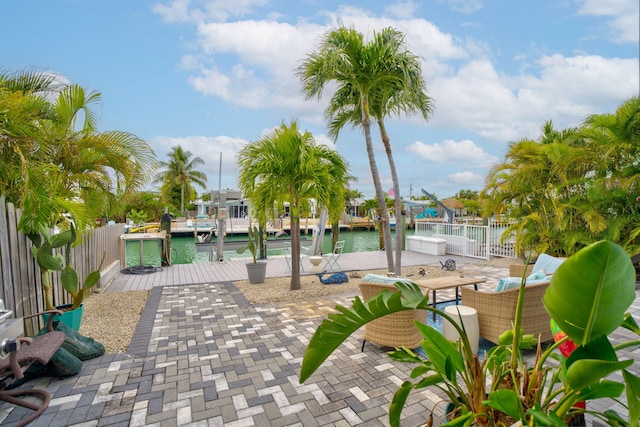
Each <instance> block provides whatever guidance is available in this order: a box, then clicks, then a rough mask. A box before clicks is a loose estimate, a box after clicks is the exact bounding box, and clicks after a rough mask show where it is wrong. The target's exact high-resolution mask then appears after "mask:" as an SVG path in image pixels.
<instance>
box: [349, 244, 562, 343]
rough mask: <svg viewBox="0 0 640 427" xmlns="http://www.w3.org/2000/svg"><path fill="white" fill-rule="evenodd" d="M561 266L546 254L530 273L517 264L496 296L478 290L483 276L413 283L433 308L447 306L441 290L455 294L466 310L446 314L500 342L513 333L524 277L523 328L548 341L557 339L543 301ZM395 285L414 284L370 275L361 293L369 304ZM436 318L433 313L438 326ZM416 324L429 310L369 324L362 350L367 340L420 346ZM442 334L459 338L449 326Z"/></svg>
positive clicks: (393, 278) (501, 283)
mask: <svg viewBox="0 0 640 427" xmlns="http://www.w3.org/2000/svg"><path fill="white" fill-rule="evenodd" d="M563 261H564V259H563V258H555V257H551V256H549V255H545V254H543V255H540V256H539V257H538V260H537V261H536V263H535V264H534V265H529V266H527V267H526V268H525V266H524V265H513V266H512V267H511V268H510V270H509V274H510V276H509V277H506V278H503V279H501V280H500V281H499V283H498V286H497V287H496V290H495V291H494V292H490V291H486V290H478V284H480V283H484V282H486V279H484V278H481V277H464V276H462V275H461V276H443V277H436V278H433V279H418V280H413V281H412V282H414V283H415V284H417V285H418V286H420V287H421V288H423V289H424V291H425V292H431V297H432V298H431V301H432V304H436V303H442V302H446V301H438V299H437V291H439V290H444V289H452V288H453V289H455V298H454V299H453V300H452V301H454V302H455V304H456V306H458V307H464V308H460V309H459V310H455V308H451V309H450V310H448V314H452V317H454V318H461V319H462V321H463V323H464V324H465V329H468V330H471V331H474V330H475V329H476V328H477V331H478V336H479V337H482V338H485V339H487V340H489V341H491V342H493V343H497V342H498V338H499V336H500V335H501V334H502V333H503V332H505V331H506V330H508V329H510V328H511V323H512V322H513V319H514V315H515V309H516V303H517V300H518V293H519V285H520V282H521V280H522V278H525V280H526V292H525V297H524V298H525V303H524V305H523V312H522V328H523V330H524V331H525V333H528V334H533V335H534V336H536V337H538V336H539V337H540V339H541V341H542V342H546V341H549V340H551V339H552V338H553V337H552V334H551V328H550V326H549V320H550V318H549V314H548V313H547V312H546V311H545V309H544V307H543V304H542V296H543V295H544V292H545V290H546V289H547V287H548V286H549V283H550V280H551V275H552V274H553V273H554V272H555V270H556V269H557V268H558V266H559V265H560V264H561V263H562V262H563ZM396 281H410V279H406V278H395V277H386V276H381V275H372V274H368V275H366V276H365V277H364V278H363V281H362V282H361V283H360V291H361V293H362V296H363V298H364V300H368V299H370V298H372V297H373V296H375V295H376V294H378V293H380V292H382V291H383V290H385V289H388V290H391V291H395V290H396V288H395V286H394V285H393V283H395V282H396ZM459 304H460V305H459ZM453 307H455V306H453ZM435 316H436V315H435V313H433V320H434V321H435ZM415 320H417V321H419V322H422V323H426V312H425V310H406V311H402V312H398V313H394V314H390V315H387V316H384V317H382V318H379V319H376V320H374V321H372V322H369V323H368V324H366V325H365V328H364V331H363V334H362V338H363V344H362V349H363V350H364V344H365V342H366V341H370V342H372V343H375V344H378V345H380V346H385V347H403V346H404V347H408V348H417V347H419V346H420V343H421V341H422V340H423V339H424V338H423V337H422V334H421V333H420V332H419V331H418V329H417V328H416V327H415V325H414V321H415ZM443 330H444V332H445V336H447V338H451V339H455V334H454V333H453V332H450V331H453V328H451V329H450V330H448V328H447V326H446V325H443ZM447 334H448V335H447ZM449 335H451V337H450V336H449Z"/></svg>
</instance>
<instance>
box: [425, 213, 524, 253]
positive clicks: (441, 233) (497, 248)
mask: <svg viewBox="0 0 640 427" xmlns="http://www.w3.org/2000/svg"><path fill="white" fill-rule="evenodd" d="M505 229H506V226H505V225H503V224H499V223H492V224H490V225H488V226H486V225H467V224H447V223H442V222H430V221H419V222H416V226H415V232H414V234H415V235H416V236H424V237H434V238H438V239H444V240H446V241H447V246H446V253H448V254H452V255H460V256H468V257H472V258H481V259H489V258H490V257H492V256H499V257H509V258H515V257H516V254H515V249H514V246H515V245H514V241H515V240H514V239H513V238H511V239H507V240H506V241H505V242H502V243H501V241H500V239H501V238H502V235H503V232H504V230H505Z"/></svg>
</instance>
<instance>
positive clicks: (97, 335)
mask: <svg viewBox="0 0 640 427" xmlns="http://www.w3.org/2000/svg"><path fill="white" fill-rule="evenodd" d="M514 262H518V261H517V260H514V259H508V258H497V259H495V260H493V261H481V260H479V261H478V262H477V263H476V264H475V265H495V266H501V267H504V266H507V265H508V264H513V263H514ZM419 268H420V266H410V267H403V268H402V276H403V277H415V278H419V277H421V276H420V274H419ZM423 268H424V269H425V270H426V272H427V277H439V276H446V275H459V274H460V273H463V272H464V270H468V271H470V270H472V269H473V264H472V265H465V266H459V267H458V269H457V270H456V271H446V270H442V269H441V268H440V266H423ZM386 271H387V270H386V269H378V270H367V271H359V272H352V273H349V276H350V277H349V282H346V283H343V284H340V285H323V284H321V283H320V282H319V280H318V277H317V276H313V275H310V276H302V277H301V278H300V281H301V285H302V289H300V290H297V291H291V290H290V287H291V277H276V278H268V279H266V280H265V282H264V283H260V284H251V283H249V281H248V280H243V281H238V282H234V285H236V286H237V287H238V289H239V290H240V291H241V292H242V293H243V294H244V296H245V297H246V298H247V299H248V300H249V301H250V302H251V303H252V304H264V303H269V302H282V301H296V300H303V299H307V298H316V297H321V296H326V295H332V294H342V293H356V292H358V283H360V280H361V278H362V277H364V276H365V274H367V273H375V274H385V273H386ZM329 275H330V274H326V275H325V276H324V278H328V277H329ZM148 296H149V291H132V292H114V293H106V294H93V295H91V296H89V297H88V298H87V299H85V301H84V304H85V308H84V315H83V316H84V317H83V320H82V326H81V327H80V333H81V334H83V335H85V336H88V337H91V338H93V339H95V340H96V341H98V342H100V343H102V345H104V347H105V350H106V352H107V354H116V353H123V352H125V351H126V350H127V347H128V346H129V343H130V342H131V337H132V336H133V333H134V331H135V329H136V326H137V325H138V320H139V319H140V314H141V313H142V310H143V309H144V306H145V304H146V302H147V298H148ZM115 320H117V321H115Z"/></svg>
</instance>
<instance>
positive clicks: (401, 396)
mask: <svg viewBox="0 0 640 427" xmlns="http://www.w3.org/2000/svg"><path fill="white" fill-rule="evenodd" d="M412 389H413V384H412V383H411V382H409V381H405V382H404V383H402V385H401V386H400V388H398V390H397V391H396V392H395V394H394V395H393V400H392V401H391V405H389V424H390V425H391V426H392V427H399V426H400V415H401V414H402V408H404V404H405V403H406V402H407V397H409V393H411V390H412Z"/></svg>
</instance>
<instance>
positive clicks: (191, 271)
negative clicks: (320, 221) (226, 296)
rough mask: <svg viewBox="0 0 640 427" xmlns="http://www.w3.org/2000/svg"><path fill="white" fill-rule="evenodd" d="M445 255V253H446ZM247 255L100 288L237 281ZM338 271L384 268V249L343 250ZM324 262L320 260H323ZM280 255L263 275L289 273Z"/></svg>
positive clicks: (406, 254)
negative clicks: (350, 251)
mask: <svg viewBox="0 0 640 427" xmlns="http://www.w3.org/2000/svg"><path fill="white" fill-rule="evenodd" d="M447 257H449V256H447ZM442 258H443V257H438V256H432V255H425V254H423V253H419V252H413V251H403V252H402V265H403V266H412V265H415V266H426V265H432V264H435V265H439V261H440V260H441V259H442ZM451 258H455V259H456V263H465V262H474V261H477V260H474V259H473V258H462V257H451ZM247 261H250V258H234V259H232V260H231V261H224V262H204V263H194V264H175V265H172V266H169V267H158V271H156V272H155V273H151V274H123V273H122V272H120V273H118V274H117V275H116V277H115V279H114V280H113V281H112V282H111V283H110V284H109V285H108V286H107V287H106V289H104V291H103V292H122V291H140V290H149V289H151V288H153V287H156V286H170V285H186V284H193V283H210V282H224V281H237V280H246V279H247V269H246V266H245V264H246V262H247ZM338 262H339V264H340V266H341V267H342V271H345V272H349V271H361V270H375V269H380V268H385V267H386V265H387V260H386V255H385V252H384V251H374V252H355V253H344V254H342V256H341V257H340V259H339V261H338ZM323 265H324V264H323ZM302 266H303V267H304V270H305V271H304V272H301V275H303V276H308V275H310V274H312V273H309V270H310V269H311V263H310V262H309V259H308V256H306V255H303V256H302ZM286 267H287V264H286V261H285V259H284V257H283V256H274V257H270V258H269V259H268V260H267V277H285V276H290V275H291V272H290V271H287V268H286Z"/></svg>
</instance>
